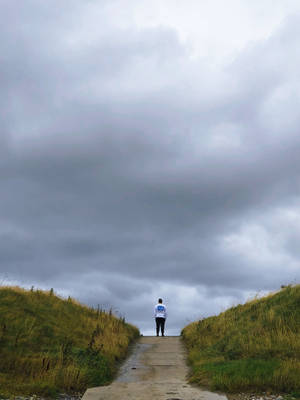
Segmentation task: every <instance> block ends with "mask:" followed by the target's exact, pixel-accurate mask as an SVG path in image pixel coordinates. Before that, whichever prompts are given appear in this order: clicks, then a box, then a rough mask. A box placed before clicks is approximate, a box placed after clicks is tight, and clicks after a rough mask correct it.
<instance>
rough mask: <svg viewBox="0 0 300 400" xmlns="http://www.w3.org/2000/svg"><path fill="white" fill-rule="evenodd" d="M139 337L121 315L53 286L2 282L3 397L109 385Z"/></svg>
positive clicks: (0, 344) (0, 351)
mask: <svg viewBox="0 0 300 400" xmlns="http://www.w3.org/2000/svg"><path fill="white" fill-rule="evenodd" d="M138 336H139V331H138V329H137V328H136V327H134V326H132V325H130V324H127V323H126V322H125V320H124V319H120V318H117V317H115V316H114V315H113V314H112V313H111V312H110V313H107V312H105V311H103V310H101V309H99V308H98V309H97V310H94V309H93V308H90V307H87V306H85V305H82V304H80V303H78V302H77V301H76V300H73V299H71V298H69V299H68V300H64V299H62V298H60V297H59V296H57V295H55V293H54V291H53V289H51V290H50V291H41V290H35V289H34V288H33V287H32V288H31V290H29V291H28V290H25V289H22V288H20V287H1V288H0V393H1V397H6V398H8V397H10V396H14V395H33V394H36V395H42V396H48V397H54V396H55V395H56V394H57V393H59V392H69V393H74V392H83V391H84V390H85V389H86V388H87V387H91V386H100V385H104V384H107V383H109V382H111V380H112V378H113V376H114V374H115V373H116V368H117V363H118V362H119V360H122V359H123V358H125V356H126V354H127V351H128V346H129V344H130V343H131V342H132V341H133V340H135V339H136V338H137V337H138Z"/></svg>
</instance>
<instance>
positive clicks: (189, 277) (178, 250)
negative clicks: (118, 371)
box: [0, 0, 300, 334]
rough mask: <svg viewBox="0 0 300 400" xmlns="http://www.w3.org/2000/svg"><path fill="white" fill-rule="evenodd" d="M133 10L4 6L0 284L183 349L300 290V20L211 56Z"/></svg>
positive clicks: (290, 10) (293, 10) (113, 5)
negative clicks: (236, 312) (106, 311)
mask: <svg viewBox="0 0 300 400" xmlns="http://www.w3.org/2000/svg"><path fill="white" fill-rule="evenodd" d="M204 3H205V2H204ZM237 3H238V4H239V6H238V7H237V5H235V2H233V1H230V2H229V7H231V8H232V11H234V9H235V7H237V9H236V11H237V12H240V13H241V15H243V18H244V19H245V20H248V21H250V22H251V18H253V17H251V15H252V16H253V15H254V16H255V15H257V12H258V11H259V10H258V8H257V7H262V9H263V10H264V11H265V12H267V11H270V7H271V5H270V2H269V1H262V2H260V3H259V4H261V6H259V5H258V3H257V2H253V6H252V8H250V9H247V10H244V9H243V10H244V11H243V12H242V11H241V10H242V9H241V8H240V7H242V6H241V3H239V2H237ZM122 4H124V3H122ZM122 4H121V2H119V1H112V2H105V1H104V2H101V5H99V4H98V3H97V4H96V3H94V2H92V1H91V2H86V1H80V0H77V1H75V2H74V1H72V2H69V1H66V2H64V3H63V4H62V3H61V2H59V1H58V0H57V1H56V0H53V1H52V2H51V4H50V3H49V4H46V3H45V4H42V3H40V2H38V1H36V0H27V1H25V2H24V3H23V4H22V5H21V6H20V5H19V4H17V1H16V0H10V1H6V0H4V1H2V3H1V19H2V21H1V25H0V26H1V28H0V30H1V48H2V51H1V55H0V58H1V63H0V71H1V73H0V85H1V93H2V96H1V99H0V102H1V110H2V112H1V117H0V127H1V136H0V156H1V157H0V165H1V169H0V174H1V180H0V182H1V183H0V184H1V197H0V221H1V225H0V235H1V241H0V268H1V269H0V271H2V275H3V279H4V280H7V281H15V282H18V283H21V284H23V285H31V284H36V285H39V286H42V287H46V288H49V287H54V288H55V289H56V290H57V291H58V292H59V293H62V294H66V295H68V294H70V295H72V296H74V297H76V298H79V299H80V300H82V301H85V302H87V303H89V304H92V305H97V304H101V305H103V306H105V307H110V306H112V307H113V308H114V309H115V310H118V312H119V313H121V314H122V315H126V318H127V319H128V320H130V321H132V322H134V323H135V324H137V325H138V326H139V327H140V328H141V329H142V330H143V332H144V333H151V332H152V325H153V322H152V308H153V304H154V303H155V301H156V299H157V297H159V296H162V297H163V298H164V299H165V300H166V302H167V304H168V307H169V310H170V311H169V315H170V317H169V334H170V333H178V332H179V331H180V329H181V328H182V327H183V326H184V325H185V324H186V323H187V322H189V321H191V320H193V319H195V318H199V317H201V316H205V315H210V314H212V313H216V312H219V311H221V310H222V309H224V308H225V307H226V306H230V305H232V304H235V303H237V302H239V301H244V300H245V299H246V298H247V297H248V296H250V295H252V294H253V293H257V292H259V291H266V290H274V289H277V288H278V287H279V286H280V285H281V284H285V283H289V282H296V281H299V278H300V266H299V249H298V248H299V246H298V242H299V239H300V230H299V223H298V222H299V219H300V208H299V195H300V191H299V189H300V186H299V170H300V161H299V160H300V157H299V151H300V136H299V134H298V130H299V123H300V111H299V110H300V107H299V100H300V98H299V93H300V91H299V85H300V84H299V73H298V71H299V69H300V57H299V55H298V43H299V34H300V31H299V26H300V24H299V22H300V16H299V14H297V12H298V11H299V10H297V5H296V3H295V2H292V1H291V2H287V6H286V9H285V10H284V13H283V10H282V9H281V8H280V9H278V7H279V5H277V6H276V7H275V8H274V10H273V13H272V12H271V16H270V15H269V16H268V18H267V19H266V20H265V22H266V21H267V22H268V24H265V26H266V28H265V31H263V30H262V28H261V27H262V26H263V24H262V21H260V22H259V23H258V24H257V26H256V28H257V29H255V26H254V27H253V38H254V39H255V40H251V35H249V30H247V29H246V30H245V31H243V30H242V31H241V32H242V34H244V36H243V35H241V38H240V39H239V41H238V43H237V42H235V41H234V40H233V42H232V46H230V33H227V36H228V35H229V36H228V38H227V42H226V43H224V40H223V41H222V40H220V41H219V42H218V41H217V39H216V42H215V46H214V47H213V50H212V51H213V52H214V53H213V54H211V57H210V56H209V51H208V50H209V49H208V48H205V57H204V56H201V54H200V55H199V48H200V47H201V46H200V44H201V43H202V42H201V43H200V42H199V41H198V42H197V40H196V33H195V31H193V32H192V33H191V32H190V33H189V32H187V31H185V29H187V28H186V26H187V22H188V18H189V17H188V16H190V17H191V13H187V16H186V17H185V18H186V24H184V23H182V24H179V22H178V29H176V26H177V25H176V24H177V23H176V21H177V19H178V18H177V17H176V16H178V10H177V9H176V7H175V6H174V9H172V12H171V13H170V16H171V17H170V18H171V22H172V23H170V24H168V21H167V20H165V23H163V21H164V20H163V18H162V15H164V10H163V9H160V10H159V9H158V8H157V7H158V5H157V4H156V3H153V4H154V5H153V6H152V8H149V7H148V6H147V5H146V3H144V2H141V4H140V5H138V4H137V3H135V2H132V3H131V5H130V7H129V10H127V9H126V10H127V11H126V10H123V8H122V7H124V5H122ZM132 4H134V7H133V5H132ZM187 7H188V5H187ZM195 7H197V6H196V5H195V3H194V2H191V10H192V11H193V10H194V9H195ZM199 7H200V6H199ZM202 7H204V6H202ZM238 10H240V11H238ZM201 11H202V12H205V8H204V9H203V10H201V9H200V8H199V10H198V12H199V13H200V14H201ZM151 12H152V13H154V14H153V15H154V16H153V15H152V14H151ZM207 12H208V11H207ZM210 12H211V11H210ZM149 13H150V14H151V15H152V17H151V18H150V17H149V18H148V17H147V16H148V14H149ZM155 13H157V18H155V15H156V14H155ZM245 13H246V14H245ZM150 14H149V15H150ZM282 14H284V18H280V16H281V15H282ZM176 18H177V19H176ZM210 18H211V19H212V23H214V22H215V20H214V19H213V15H211V14H210ZM247 18H248V19H247ZM191 20H192V19H191ZM216 20H218V19H217V17H216ZM155 21H156V23H155ZM229 22H230V21H228V23H229ZM267 27H268V29H267ZM214 28H215V29H217V26H214ZM194 29H196V28H195V27H194ZM220 29H221V28H220ZM243 32H244V33H243ZM235 33H236V32H233V33H232V35H233V34H235ZM215 34H216V37H220V36H221V35H222V32H221V31H218V30H216V31H215ZM199 35H200V33H199ZM201 35H202V36H201ZM201 35H200V36H199V37H201V38H202V39H201V40H204V39H203V37H204V36H205V35H204V33H203V31H202V34H201ZM203 35H204V36H203ZM207 35H208V36H209V37H210V38H211V37H212V34H211V30H210V29H208V30H207ZM227 36H226V37H227ZM189 37H190V41H189ZM199 40H200V39H199ZM191 43H192V44H193V46H194V48H193V50H191V47H190V45H191ZM203 43H204V42H203ZM196 45H197V46H198V50H197V46H196ZM191 46H192V45H191ZM193 46H192V47H193ZM195 46H196V47H195ZM195 48H196V50H197V51H196V50H195ZM222 49H223V50H222ZM222 51H223V52H222ZM230 51H231V53H230ZM229 54H231V56H230V57H229V56H228V55H229ZM222 55H224V57H223V58H222V57H221V56H222ZM216 60H217V62H216Z"/></svg>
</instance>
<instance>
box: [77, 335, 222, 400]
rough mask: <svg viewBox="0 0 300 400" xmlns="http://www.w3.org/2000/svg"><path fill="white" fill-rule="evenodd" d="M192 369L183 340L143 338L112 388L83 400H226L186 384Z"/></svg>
mask: <svg viewBox="0 0 300 400" xmlns="http://www.w3.org/2000/svg"><path fill="white" fill-rule="evenodd" d="M187 373H188V367H187V366H186V362H185V351H184V348H183V346H182V343H181V340H180V338H179V337H152V336H148V337H147V336H146V337H142V338H141V339H140V340H139V342H138V343H137V344H136V346H135V348H134V350H133V353H132V355H131V356H130V357H129V358H128V360H127V361H126V362H125V364H124V365H123V367H122V368H121V370H120V373H119V377H118V378H117V379H116V380H115V381H114V382H113V383H112V384H111V385H109V386H102V387H98V388H92V389H88V390H87V391H86V392H85V394H84V396H83V400H126V399H130V400H226V399H227V398H226V396H222V395H219V394H216V393H211V392H207V391H203V390H201V389H199V388H197V387H194V386H191V385H190V384H188V383H187V381H186V376H187Z"/></svg>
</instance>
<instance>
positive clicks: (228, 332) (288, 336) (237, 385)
mask: <svg viewBox="0 0 300 400" xmlns="http://www.w3.org/2000/svg"><path fill="white" fill-rule="evenodd" d="M182 337H183V340H184V341H185V343H186V345H187V349H188V359H189V362H190V364H191V367H192V375H191V378H190V380H191V382H195V383H198V384H202V385H209V386H210V387H211V388H212V389H215V390H224V391H228V392H237V391H268V390H269V391H280V392H286V393H294V394H295V395H297V393H298V394H299V392H300V285H296V286H294V287H291V286H288V287H286V288H284V289H282V290H281V291H279V292H277V293H274V294H270V295H269V296H266V297H264V298H261V299H254V300H252V301H249V302H247V303H246V304H244V305H238V306H237V307H232V308H230V309H229V310H227V311H225V312H223V313H221V314H220V315H218V316H216V317H210V318H206V319H203V320H200V321H197V322H193V323H192V324H190V325H188V326H186V327H185V328H184V329H183V330H182Z"/></svg>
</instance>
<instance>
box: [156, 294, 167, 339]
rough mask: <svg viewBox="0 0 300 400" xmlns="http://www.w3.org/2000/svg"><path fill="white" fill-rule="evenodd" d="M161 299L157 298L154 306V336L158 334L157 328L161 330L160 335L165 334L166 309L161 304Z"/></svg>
mask: <svg viewBox="0 0 300 400" xmlns="http://www.w3.org/2000/svg"><path fill="white" fill-rule="evenodd" d="M162 302H163V301H162V299H158V304H156V306H155V308H154V318H155V322H156V336H159V330H161V336H165V322H166V319H167V309H166V306H165V305H163V303H162Z"/></svg>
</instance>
